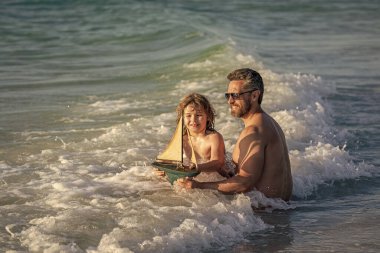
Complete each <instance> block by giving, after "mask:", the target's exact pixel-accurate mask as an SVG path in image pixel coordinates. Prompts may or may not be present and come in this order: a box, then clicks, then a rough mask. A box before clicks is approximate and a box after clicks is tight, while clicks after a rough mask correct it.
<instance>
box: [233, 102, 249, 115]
mask: <svg viewBox="0 0 380 253" xmlns="http://www.w3.org/2000/svg"><path fill="white" fill-rule="evenodd" d="M230 108H231V115H232V116H233V117H237V118H241V117H243V116H244V115H246V114H247V113H248V112H249V110H250V109H251V102H250V101H248V102H245V101H244V103H243V104H241V106H238V107H236V106H233V105H231V106H230ZM233 108H235V110H233Z"/></svg>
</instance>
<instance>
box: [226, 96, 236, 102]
mask: <svg viewBox="0 0 380 253" xmlns="http://www.w3.org/2000/svg"><path fill="white" fill-rule="evenodd" d="M234 102H235V100H234V99H233V98H232V96H229V97H228V99H227V103H228V104H233V103H234Z"/></svg>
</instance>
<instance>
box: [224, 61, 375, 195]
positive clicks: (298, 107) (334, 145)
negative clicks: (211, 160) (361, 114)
mask: <svg viewBox="0 0 380 253" xmlns="http://www.w3.org/2000/svg"><path fill="white" fill-rule="evenodd" d="M235 60H236V62H238V63H239V65H240V66H239V67H241V68H243V67H251V68H253V69H255V70H257V71H258V72H259V73H260V74H261V75H262V77H263V80H264V85H265V93H264V99H263V104H262V107H263V108H264V110H265V111H267V112H268V113H269V114H270V115H271V116H272V117H273V118H274V119H275V120H276V121H277V122H278V123H279V124H280V125H281V127H282V129H283V131H284V133H285V137H286V139H287V143H288V148H289V153H290V160H291V166H292V173H293V179H294V189H293V190H294V191H293V194H294V195H295V196H297V197H307V196H310V195H311V194H313V192H315V191H316V190H317V189H318V186H319V185H321V184H325V183H328V182H331V181H334V180H345V179H349V178H350V179H351V178H358V177H360V176H372V175H374V174H375V171H374V167H373V166H371V165H368V164H365V163H360V164H358V163H355V162H354V161H353V160H354V159H353V157H351V156H350V154H349V152H348V151H347V150H345V148H344V144H345V143H346V142H347V138H349V136H347V135H345V134H344V131H342V132H339V131H338V130H337V129H336V128H335V127H334V123H333V115H334V113H336V112H334V111H333V110H332V108H331V107H330V104H329V100H328V99H327V97H328V96H329V95H331V94H334V93H335V85H334V84H333V83H331V82H326V81H325V80H323V79H322V78H321V77H319V76H315V75H311V74H300V73H297V74H293V73H285V74H279V73H275V72H273V71H272V70H270V69H268V68H266V67H265V66H264V65H263V64H262V63H261V62H258V61H257V60H256V59H255V58H254V57H252V56H250V55H243V54H236V56H235ZM236 68H238V67H236ZM222 110H223V108H222ZM219 124H220V123H219ZM221 124H226V125H231V124H234V123H231V122H230V120H222V121H221ZM231 131H232V130H230V129H228V128H227V127H222V128H221V132H222V133H223V135H224V136H232V133H231ZM233 131H235V132H236V133H235V134H237V133H238V132H237V130H236V127H235V128H234V129H233ZM232 139H233V138H232ZM225 141H226V143H228V145H227V147H230V148H232V147H233V145H230V143H231V141H230V140H229V139H228V137H227V139H226V140H225Z"/></svg>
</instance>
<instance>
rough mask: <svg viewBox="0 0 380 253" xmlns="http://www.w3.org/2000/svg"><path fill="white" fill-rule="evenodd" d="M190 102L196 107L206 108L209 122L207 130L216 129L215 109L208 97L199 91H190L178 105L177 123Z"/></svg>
mask: <svg viewBox="0 0 380 253" xmlns="http://www.w3.org/2000/svg"><path fill="white" fill-rule="evenodd" d="M189 104H192V105H194V106H195V107H197V106H200V107H202V108H203V109H204V110H205V113H206V115H207V124H206V130H209V131H215V129H214V122H215V110H214V108H213V107H212V105H211V104H210V102H209V101H208V99H207V98H206V97H205V96H203V95H201V94H199V93H190V94H188V95H186V96H185V97H183V98H182V99H181V101H180V102H179V104H178V106H177V109H176V111H177V123H178V121H179V119H180V118H181V117H182V114H183V110H184V109H185V108H186V106H188V105H189Z"/></svg>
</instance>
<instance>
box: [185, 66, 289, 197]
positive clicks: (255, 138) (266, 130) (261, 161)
mask: <svg viewBox="0 0 380 253" xmlns="http://www.w3.org/2000/svg"><path fill="white" fill-rule="evenodd" d="M227 78H228V79H229V81H230V82H229V84H228V92H227V93H226V94H225V97H226V99H227V101H228V104H229V105H230V108H231V114H232V116H234V117H239V118H241V119H242V120H243V122H244V125H245V128H244V129H243V130H242V132H241V133H240V136H239V138H238V140H237V143H236V145H235V148H234V150H233V153H232V159H233V162H234V163H235V164H236V174H235V175H234V176H232V177H230V178H227V179H225V180H222V181H218V182H198V181H195V180H193V179H189V178H187V179H185V180H182V181H181V180H178V181H179V182H178V184H179V185H180V186H182V187H185V188H188V189H191V188H201V189H215V190H218V191H220V192H222V193H225V194H232V193H241V192H248V191H252V190H253V189H256V190H258V191H260V192H262V193H263V194H264V195H265V196H267V197H269V198H281V199H283V200H285V201H288V200H289V199H290V196H291V194H292V188H293V182H292V175H291V168H290V161H289V154H288V148H287V146H286V141H285V136H284V133H283V131H282V129H281V127H280V126H279V124H278V123H277V122H276V121H275V120H274V119H273V118H272V117H270V116H269V115H268V114H267V113H265V112H264V111H263V109H262V108H261V101H262V99H263V95H264V83H263V80H262V78H261V76H260V74H259V73H257V72H256V71H254V70H252V69H248V68H245V69H237V70H235V71H233V72H231V73H230V74H229V75H228V76H227ZM215 170H218V168H215Z"/></svg>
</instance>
